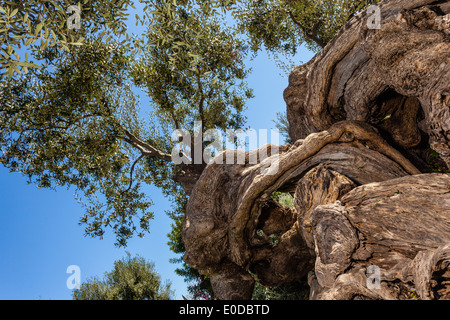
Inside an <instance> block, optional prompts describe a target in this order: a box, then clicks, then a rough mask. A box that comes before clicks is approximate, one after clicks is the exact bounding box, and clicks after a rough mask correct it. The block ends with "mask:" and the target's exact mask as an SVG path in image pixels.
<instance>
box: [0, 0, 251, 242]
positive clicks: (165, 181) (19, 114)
mask: <svg viewBox="0 0 450 320" xmlns="http://www.w3.org/2000/svg"><path fill="white" fill-rule="evenodd" d="M146 2H147V4H148V5H149V6H150V5H151V9H149V10H147V11H146V15H147V17H148V19H147V20H146V21H145V23H146V24H147V26H148V30H147V32H146V34H145V35H146V39H147V40H146V41H145V42H139V41H137V42H134V43H132V42H133V41H132V40H131V39H130V41H129V42H126V43H122V42H118V41H112V42H110V41H105V39H104V38H103V37H102V35H101V34H98V32H97V30H96V29H95V28H93V29H90V30H85V33H84V37H85V39H84V42H83V45H82V46H76V47H73V48H72V50H70V52H67V51H64V50H62V51H61V50H58V48H57V47H56V46H53V47H50V46H49V47H47V48H45V49H44V50H42V51H41V50H38V49H36V50H34V51H32V54H33V57H34V58H35V59H37V60H39V61H42V62H43V68H41V69H31V72H29V73H28V74H27V75H25V76H23V77H19V78H11V79H9V78H7V79H4V80H3V81H2V82H1V83H0V85H1V86H2V90H1V91H0V128H1V131H0V148H1V149H0V150H1V152H0V163H2V164H3V165H5V166H6V167H8V168H10V170H11V171H17V172H22V173H23V174H24V175H26V176H28V177H29V181H30V182H33V183H36V184H37V185H38V186H39V187H48V188H53V187H56V186H67V187H74V189H75V192H76V196H77V199H78V200H79V201H80V202H81V203H82V204H83V205H84V206H85V211H86V213H85V215H84V216H83V217H81V219H80V223H81V224H83V225H85V226H86V229H85V230H86V235H89V236H96V237H102V236H103V235H104V232H105V230H106V229H107V228H111V229H113V231H114V233H115V234H116V236H117V244H118V245H121V246H124V245H126V242H127V240H128V239H129V238H130V237H131V236H132V235H134V234H136V233H137V234H138V235H139V236H143V234H144V232H146V231H148V223H149V220H150V219H151V218H152V217H153V213H152V212H150V211H149V208H150V206H151V200H150V199H148V197H147V196H146V195H145V194H144V193H143V192H142V189H141V187H142V185H145V184H153V185H155V186H157V187H159V188H161V189H162V190H163V192H164V194H165V195H166V196H169V197H172V199H173V200H174V203H175V207H176V208H177V209H176V210H178V211H176V212H175V213H174V217H175V216H176V217H179V218H180V219H181V217H182V215H183V214H184V209H183V207H184V205H183V203H185V202H186V195H185V194H184V192H183V190H182V188H181V186H180V185H179V184H177V183H175V182H174V181H173V176H174V175H175V174H176V173H177V172H179V171H180V167H179V166H175V165H173V164H172V163H171V162H170V153H171V150H172V148H173V146H174V143H173V142H172V139H171V134H172V132H173V131H174V130H175V129H187V130H191V132H192V130H193V123H194V121H202V123H203V129H204V130H207V129H212V128H214V129H219V130H224V129H228V128H233V129H238V128H241V127H242V126H243V125H244V122H245V118H244V117H243V115H242V113H243V111H244V109H245V102H246V100H247V99H249V98H251V97H252V93H251V90H250V89H248V88H247V85H246V83H245V81H244V80H245V78H246V76H247V74H248V70H246V69H245V66H244V62H243V61H244V58H245V54H246V47H245V45H244V43H243V42H242V40H239V39H237V38H236V35H235V34H234V33H233V32H232V31H231V30H229V29H227V28H225V27H223V26H222V25H221V24H220V23H219V21H217V19H215V18H214V17H210V16H209V15H206V14H204V13H203V11H202V10H201V9H198V8H195V7H193V6H191V5H190V4H189V3H190V2H188V1H185V3H184V4H177V5H175V3H174V2H173V1H146ZM150 10H151V11H150ZM150 18H151V19H150ZM88 31H89V32H88ZM133 48H134V49H136V50H139V49H142V50H143V52H144V54H143V55H142V56H140V57H137V56H135V55H133V51H130V50H132V49H133ZM134 52H137V51H134ZM133 84H136V85H138V86H140V87H141V88H143V89H144V90H145V91H146V92H147V93H148V96H149V98H150V103H151V112H150V114H149V117H148V118H147V119H145V117H144V116H143V114H142V113H141V112H140V109H139V102H138V98H137V97H136V96H135V94H134V93H133V91H132V85H133ZM168 155H169V156H168ZM178 204H180V205H178ZM179 210H183V211H179ZM176 223H177V227H181V224H180V221H178V222H176ZM177 237H178V238H177V241H180V239H181V238H180V236H179V235H178V236H177Z"/></svg>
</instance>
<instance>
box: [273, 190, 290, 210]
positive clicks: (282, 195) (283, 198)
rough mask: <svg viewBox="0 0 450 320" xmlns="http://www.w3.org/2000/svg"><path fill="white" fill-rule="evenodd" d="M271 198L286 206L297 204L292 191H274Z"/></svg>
mask: <svg viewBox="0 0 450 320" xmlns="http://www.w3.org/2000/svg"><path fill="white" fill-rule="evenodd" d="M271 198H272V199H273V200H275V201H277V202H278V203H279V204H281V205H282V206H286V207H294V206H295V203H294V197H292V196H291V194H290V193H286V192H280V191H274V192H272V194H271Z"/></svg>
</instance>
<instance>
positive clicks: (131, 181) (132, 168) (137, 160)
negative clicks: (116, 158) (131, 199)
mask: <svg viewBox="0 0 450 320" xmlns="http://www.w3.org/2000/svg"><path fill="white" fill-rule="evenodd" d="M144 156H145V154H141V156H140V157H139V158H137V159H136V161H134V163H133V165H132V166H131V170H130V184H129V185H128V189H126V190H123V191H122V192H121V193H120V195H122V194H124V193H126V192H128V191H130V189H131V186H132V185H133V172H134V167H135V166H136V164H137V163H138V162H139V161H141V159H142V158H143V157H144Z"/></svg>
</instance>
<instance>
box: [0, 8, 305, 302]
mask: <svg viewBox="0 0 450 320" xmlns="http://www.w3.org/2000/svg"><path fill="white" fill-rule="evenodd" d="M138 10H139V8H138ZM132 17H134V13H132V14H131V16H130V26H132V27H133V28H134V26H135V24H134V21H133V20H132V19H131V18H132ZM133 28H132V29H130V31H131V32H135V33H137V32H139V31H138V30H136V29H133ZM312 56H313V54H312V53H311V52H309V51H307V50H306V49H302V50H301V51H300V53H299V55H298V58H296V59H297V61H298V63H299V64H301V63H302V61H303V62H306V61H308V60H309V59H310V58H312ZM249 66H250V67H252V68H253V72H252V74H251V75H250V77H249V79H248V83H249V86H250V87H252V88H253V89H254V94H255V96H256V97H255V98H254V99H252V100H251V101H250V102H249V103H248V110H247V112H246V115H247V117H248V125H249V126H250V127H251V128H253V129H256V130H258V129H271V128H274V123H273V122H272V120H275V119H276V113H277V112H282V111H285V109H286V106H285V102H284V100H283V90H284V89H285V88H286V86H287V84H288V80H287V75H284V76H281V75H280V73H282V71H281V70H280V69H278V68H277V67H276V65H275V63H274V62H273V61H271V60H269V59H268V58H267V56H266V55H265V54H260V55H259V56H258V57H257V58H256V59H255V60H254V61H251V62H249ZM141 98H142V99H141V100H142V101H143V102H144V103H145V101H146V99H145V97H143V96H142V97H141ZM145 108H147V106H146V105H143V109H145ZM0 181H1V183H0V253H1V254H0V299H2V300H4V299H19V300H22V299H32V300H33V299H43V300H46V299H54V300H65V299H71V293H72V292H71V290H69V289H68V288H67V286H66V281H67V278H68V277H69V276H70V275H69V274H67V273H66V269H67V267H68V266H70V265H78V266H79V267H80V269H81V281H85V280H86V279H88V278H90V277H93V276H102V275H103V273H104V272H105V271H110V270H111V269H112V268H113V263H114V261H115V260H118V259H121V258H123V257H124V256H125V252H126V251H128V252H130V253H131V254H132V255H135V254H139V255H141V256H142V257H144V258H146V259H148V260H150V261H152V262H154V263H155V267H156V270H157V271H158V272H159V274H160V275H161V278H162V280H163V281H165V280H169V281H171V282H172V288H173V289H174V290H175V298H177V299H181V296H182V295H186V294H187V290H186V287H187V284H186V283H185V282H184V280H183V278H181V277H179V276H177V275H176V274H175V273H174V270H175V269H176V268H177V266H176V265H174V264H171V263H170V262H169V259H171V258H174V257H175V254H174V253H173V252H171V251H170V250H169V247H168V246H167V240H168V239H167V234H168V233H169V232H170V224H171V220H170V219H169V218H168V217H167V216H166V214H165V210H168V209H170V202H169V201H168V200H167V199H165V198H164V197H163V196H162V194H161V192H160V191H159V190H158V189H156V188H153V187H148V188H147V190H148V194H149V195H150V196H151V198H152V199H153V201H154V206H153V207H152V211H153V212H154V213H155V218H154V219H153V220H152V221H151V222H150V234H147V235H146V237H145V238H143V239H140V238H137V237H135V238H133V239H131V240H130V241H129V243H128V246H127V247H126V248H117V247H115V246H114V241H115V239H114V236H113V235H111V233H107V234H106V236H105V237H104V238H103V240H99V239H92V238H86V237H84V227H83V226H79V225H78V219H79V218H80V217H81V216H82V214H83V208H82V207H81V206H80V205H79V204H78V203H77V202H76V201H75V199H74V197H73V193H74V192H73V190H70V189H69V190H67V189H57V190H56V191H52V190H47V189H38V188H37V187H36V186H35V185H28V184H27V183H26V178H25V177H22V175H21V174H20V173H9V171H8V170H7V169H5V168H4V167H0Z"/></svg>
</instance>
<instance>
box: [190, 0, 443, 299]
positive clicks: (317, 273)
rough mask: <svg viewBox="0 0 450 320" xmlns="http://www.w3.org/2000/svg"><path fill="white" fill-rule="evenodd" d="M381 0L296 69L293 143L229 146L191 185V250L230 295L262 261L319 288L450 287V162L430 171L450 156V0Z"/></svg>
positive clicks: (272, 270) (273, 277) (344, 291)
mask: <svg viewBox="0 0 450 320" xmlns="http://www.w3.org/2000/svg"><path fill="white" fill-rule="evenodd" d="M380 7H381V12H382V25H381V29H379V30H369V29H368V28H367V23H366V22H367V19H368V16H367V15H366V13H365V12H363V13H361V14H359V15H358V16H356V17H354V18H353V19H351V20H350V21H349V23H348V24H347V25H346V26H345V27H344V28H343V29H342V30H341V31H340V32H339V34H338V35H337V36H336V37H335V39H334V40H333V41H332V42H331V43H329V44H328V45H327V46H326V47H325V48H324V49H323V51H322V52H320V53H319V54H318V55H316V56H315V57H314V58H313V59H312V60H311V61H310V62H308V63H307V64H306V65H303V66H299V67H297V68H295V69H294V70H293V72H292V74H291V76H290V79H289V87H288V88H287V89H286V90H285V92H284V97H285V100H286V103H287V113H288V120H289V122H290V136H291V138H292V140H293V141H296V143H295V144H294V145H285V146H281V147H279V152H272V151H273V150H274V151H276V150H277V148H274V146H272V145H268V146H264V147H262V148H260V149H259V150H253V151H249V152H245V158H246V163H245V164H243V165H238V164H234V165H229V164H228V165H225V164H220V163H223V160H224V159H226V158H227V157H228V158H229V157H230V156H236V154H237V153H239V152H243V151H238V150H227V151H225V152H224V153H222V154H220V155H218V156H217V157H216V158H215V159H214V162H213V163H211V164H209V165H208V166H206V168H204V170H203V171H202V172H201V176H200V177H199V179H198V181H197V182H196V183H195V185H194V184H192V185H190V190H192V192H191V193H190V198H189V202H188V205H187V211H186V217H185V220H184V225H183V241H184V244H185V248H186V253H185V256H184V258H185V261H186V262H187V263H188V264H189V265H191V266H192V267H194V268H196V269H197V270H199V271H200V272H201V273H203V274H207V275H209V276H211V282H212V285H213V289H214V292H215V294H216V296H217V297H218V298H219V299H250V298H251V293H252V289H253V286H254V280H253V278H252V276H251V274H253V275H254V276H255V277H256V278H257V280H258V281H259V282H260V283H261V284H263V285H265V286H274V287H275V286H280V285H282V284H286V283H290V282H294V281H297V280H300V279H302V278H304V277H305V276H306V275H308V277H309V281H308V283H309V284H310V287H311V288H310V289H311V290H310V298H311V299H415V298H420V299H450V175H449V174H445V173H429V172H431V171H432V170H434V171H445V170H448V167H447V166H448V165H449V164H450V148H449V141H450V105H449V103H450V98H449V92H450V87H449V79H450V67H449V64H448V62H449V60H450V59H449V58H450V43H449V39H450V38H449V29H450V25H449V23H450V19H449V17H450V2H449V1H426V0H408V1H406V0H392V1H384V2H382V3H381V5H380ZM266 148H267V149H268V150H269V152H267V153H265V152H263V151H264V150H266ZM433 150H435V152H434V151H433ZM254 153H256V154H257V155H258V162H257V163H256V164H251V163H250V161H249V159H252V156H253V155H254ZM199 174H200V173H199ZM273 191H283V192H289V193H291V194H293V195H294V199H295V208H286V207H282V206H281V205H280V204H278V203H277V202H276V201H274V200H272V199H271V197H270V195H271V194H272V192H273ZM274 237H275V238H277V241H276V242H274V241H273V239H274ZM371 272H375V275H376V277H373V275H372V274H371ZM372 280H373V281H372ZM371 281H372V282H371ZM378 284H379V286H378ZM374 287H375V288H374Z"/></svg>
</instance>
